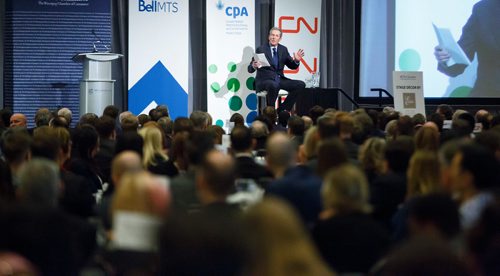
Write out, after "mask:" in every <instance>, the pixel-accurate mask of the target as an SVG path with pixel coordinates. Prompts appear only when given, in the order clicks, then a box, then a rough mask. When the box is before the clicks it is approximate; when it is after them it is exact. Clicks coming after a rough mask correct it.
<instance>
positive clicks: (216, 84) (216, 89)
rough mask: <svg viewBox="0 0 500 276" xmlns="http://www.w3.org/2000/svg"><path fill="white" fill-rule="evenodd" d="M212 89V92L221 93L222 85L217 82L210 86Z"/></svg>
mask: <svg viewBox="0 0 500 276" xmlns="http://www.w3.org/2000/svg"><path fill="white" fill-rule="evenodd" d="M210 88H211V89H212V91H213V92H214V93H217V92H219V91H220V84H219V83H217V82H214V83H212V84H211V85H210Z"/></svg>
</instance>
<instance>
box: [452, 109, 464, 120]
mask: <svg viewBox="0 0 500 276" xmlns="http://www.w3.org/2000/svg"><path fill="white" fill-rule="evenodd" d="M464 113H467V110H463V109H457V110H455V112H453V116H452V117H451V120H452V121H455V120H457V119H458V116H460V115H462V114H464Z"/></svg>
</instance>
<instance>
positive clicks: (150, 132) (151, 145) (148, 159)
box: [139, 127, 167, 167]
mask: <svg viewBox="0 0 500 276" xmlns="http://www.w3.org/2000/svg"><path fill="white" fill-rule="evenodd" d="M139 135H141V136H142V139H143V141H144V143H143V146H142V153H143V163H144V166H145V167H147V166H150V165H153V166H155V165H157V158H159V157H160V158H163V159H164V160H166V159H167V155H166V154H165V153H164V152H163V136H162V133H161V130H159V129H158V128H156V127H143V128H141V129H140V130H139Z"/></svg>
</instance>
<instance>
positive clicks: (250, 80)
mask: <svg viewBox="0 0 500 276" xmlns="http://www.w3.org/2000/svg"><path fill="white" fill-rule="evenodd" d="M247 88H248V90H255V78H254V77H249V78H248V79H247Z"/></svg>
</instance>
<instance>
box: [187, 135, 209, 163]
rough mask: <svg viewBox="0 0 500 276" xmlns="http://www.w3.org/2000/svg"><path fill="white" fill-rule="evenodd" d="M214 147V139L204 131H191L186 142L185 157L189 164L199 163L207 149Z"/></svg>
mask: <svg viewBox="0 0 500 276" xmlns="http://www.w3.org/2000/svg"><path fill="white" fill-rule="evenodd" d="M213 148H214V140H213V138H212V137H210V135H207V133H206V132H205V131H193V132H192V133H191V134H190V135H189V138H188V140H187V142H186V153H187V159H188V162H189V164H190V165H194V166H197V165H200V164H201V162H203V158H204V157H205V155H206V154H207V152H208V151H210V150H211V149H213Z"/></svg>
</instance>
